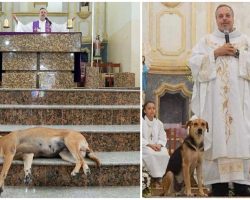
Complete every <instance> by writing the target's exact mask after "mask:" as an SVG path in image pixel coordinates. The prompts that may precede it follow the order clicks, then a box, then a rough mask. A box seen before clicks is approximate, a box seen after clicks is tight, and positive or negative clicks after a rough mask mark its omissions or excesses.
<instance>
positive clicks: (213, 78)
mask: <svg viewBox="0 0 250 200" xmlns="http://www.w3.org/2000/svg"><path fill="white" fill-rule="evenodd" d="M229 36H230V43H231V44H232V45H233V46H234V47H236V48H237V49H239V50H240V57H239V59H238V58H235V57H233V56H220V57H218V58H217V59H216V60H215V58H214V50H215V49H216V48H218V47H219V46H222V45H223V44H224V43H225V36H224V33H222V32H220V31H219V30H216V31H215V32H213V33H212V34H209V35H207V36H205V37H204V38H202V39H201V41H200V42H199V43H198V44H197V45H196V46H195V47H194V48H193V52H192V56H191V58H190V60H189V66H190V68H191V70H192V75H193V79H194V87H193V96H192V102H191V106H192V111H193V112H194V113H195V114H196V115H197V116H199V117H201V118H203V119H205V120H207V121H208V124H209V133H206V134H205V142H204V145H205V153H204V165H203V166H204V169H203V171H204V173H203V174H204V181H205V184H213V183H219V182H235V183H240V184H247V185H250V176H249V167H250V165H249V164H250V162H249V161H250V85H249V80H250V49H249V45H250V43H249V40H248V38H247V36H246V35H243V34H241V33H240V32H238V31H233V32H232V33H230V34H229Z"/></svg>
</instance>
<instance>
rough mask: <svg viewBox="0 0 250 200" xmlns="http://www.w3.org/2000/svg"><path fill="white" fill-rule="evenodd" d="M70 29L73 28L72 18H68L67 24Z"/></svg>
mask: <svg viewBox="0 0 250 200" xmlns="http://www.w3.org/2000/svg"><path fill="white" fill-rule="evenodd" d="M67 28H68V29H71V28H73V20H72V19H68V26H67Z"/></svg>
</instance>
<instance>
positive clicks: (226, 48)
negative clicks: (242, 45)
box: [214, 43, 236, 59]
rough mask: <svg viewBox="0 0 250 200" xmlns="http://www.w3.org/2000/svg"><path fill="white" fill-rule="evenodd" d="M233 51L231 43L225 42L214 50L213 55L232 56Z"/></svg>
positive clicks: (234, 50)
mask: <svg viewBox="0 0 250 200" xmlns="http://www.w3.org/2000/svg"><path fill="white" fill-rule="evenodd" d="M235 52H236V49H235V48H234V47H233V45H232V44H230V43H226V44H224V45H223V46H221V47H219V48H217V49H215V50H214V57H215V59H216V58H217V57H218V56H234V55H235Z"/></svg>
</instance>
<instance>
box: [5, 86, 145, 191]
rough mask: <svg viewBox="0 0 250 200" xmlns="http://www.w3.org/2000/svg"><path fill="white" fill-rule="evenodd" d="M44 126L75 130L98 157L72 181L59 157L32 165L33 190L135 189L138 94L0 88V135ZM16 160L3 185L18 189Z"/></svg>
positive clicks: (21, 174) (67, 166)
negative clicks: (46, 187)
mask: <svg viewBox="0 0 250 200" xmlns="http://www.w3.org/2000/svg"><path fill="white" fill-rule="evenodd" d="M37 126H46V127H53V128H70V129H74V130H77V131H79V132H81V133H82V134H83V135H84V136H85V137H86V139H87V141H88V142H89V145H90V146H91V147H92V149H93V150H94V151H95V152H96V153H97V155H98V156H99V157H100V159H101V163H102V165H101V167H100V168H97V167H96V166H95V165H94V163H93V162H92V161H87V162H88V163H89V165H90V169H91V175H89V176H88V177H86V176H85V175H84V174H80V176H78V177H75V178H72V177H71V176H70V172H71V171H72V169H73V165H72V164H71V163H68V162H66V161H63V160H61V159H57V158H53V159H44V158H38V159H35V160H34V162H33V167H32V174H33V183H32V184H33V185H34V186H133V185H134V186H139V185H140V152H139V151H140V90H138V89H129V88H126V89H118V88H110V89H93V90H92V89H66V90H64V89H53V90H42V89H34V90H32V89H3V88H2V89H0V134H1V135H5V134H8V133H9V132H11V131H14V130H20V129H25V128H30V127H37ZM23 177H24V172H23V164H22V161H13V165H12V166H11V169H10V171H9V174H8V176H7V179H6V185H9V186H20V185H23Z"/></svg>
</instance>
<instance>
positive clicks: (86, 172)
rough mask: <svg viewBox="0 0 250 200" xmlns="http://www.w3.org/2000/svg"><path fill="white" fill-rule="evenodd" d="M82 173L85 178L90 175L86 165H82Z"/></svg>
mask: <svg viewBox="0 0 250 200" xmlns="http://www.w3.org/2000/svg"><path fill="white" fill-rule="evenodd" d="M83 172H84V174H85V175H86V176H88V175H90V169H89V166H88V165H87V164H84V165H83Z"/></svg>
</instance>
